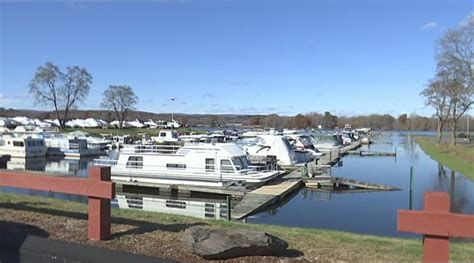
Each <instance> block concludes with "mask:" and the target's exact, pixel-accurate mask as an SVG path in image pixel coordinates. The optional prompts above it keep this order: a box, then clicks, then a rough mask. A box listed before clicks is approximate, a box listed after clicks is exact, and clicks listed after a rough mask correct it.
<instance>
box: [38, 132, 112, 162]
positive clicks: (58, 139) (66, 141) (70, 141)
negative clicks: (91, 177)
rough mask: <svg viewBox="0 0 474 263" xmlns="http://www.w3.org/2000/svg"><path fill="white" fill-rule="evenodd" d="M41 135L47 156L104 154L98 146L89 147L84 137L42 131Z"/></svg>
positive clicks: (75, 156) (73, 156)
mask: <svg viewBox="0 0 474 263" xmlns="http://www.w3.org/2000/svg"><path fill="white" fill-rule="evenodd" d="M43 137H44V141H45V144H46V146H47V147H48V151H47V155H48V156H59V157H68V158H81V157H85V156H98V155H103V154H105V152H104V151H102V150H101V149H99V148H89V147H88V143H87V140H86V139H79V138H71V137H69V136H65V135H62V134H60V133H43Z"/></svg>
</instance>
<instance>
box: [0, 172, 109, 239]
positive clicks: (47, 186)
mask: <svg viewBox="0 0 474 263" xmlns="http://www.w3.org/2000/svg"><path fill="white" fill-rule="evenodd" d="M0 186H6V187H16V188H24V189H32V190H41V191H52V192H58V193H65V194H74V195H80V196H87V197H89V218H88V235H89V238H90V239H93V240H105V239H109V238H110V223H111V215H110V200H111V199H113V198H115V183H114V182H111V181H110V167H97V166H93V167H91V168H90V169H89V177H88V178H78V177H71V176H54V175H47V174H44V173H37V172H28V171H0Z"/></svg>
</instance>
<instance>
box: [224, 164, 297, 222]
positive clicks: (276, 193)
mask: <svg viewBox="0 0 474 263" xmlns="http://www.w3.org/2000/svg"><path fill="white" fill-rule="evenodd" d="M295 172H297V171H295ZM302 184H303V181H302V179H280V180H275V181H273V182H270V183H268V184H266V185H264V186H262V187H260V188H257V189H256V190H254V191H251V192H249V193H247V194H246V195H245V196H244V197H243V199H242V200H241V201H240V202H239V203H238V204H237V205H236V206H235V207H234V208H233V209H232V213H231V215H232V219H235V220H238V219H242V218H244V217H247V216H248V215H251V214H252V213H254V212H256V211H258V210H259V209H261V208H263V207H265V206H268V205H271V204H274V203H276V202H278V201H281V200H283V199H284V198H285V196H287V195H288V194H290V193H291V192H293V191H294V190H296V189H298V188H299V187H300V186H301V185H302Z"/></svg>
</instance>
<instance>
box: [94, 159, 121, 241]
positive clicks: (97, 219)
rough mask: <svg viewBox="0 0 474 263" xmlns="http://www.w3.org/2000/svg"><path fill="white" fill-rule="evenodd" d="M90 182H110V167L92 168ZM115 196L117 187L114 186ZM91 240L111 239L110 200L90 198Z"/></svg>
mask: <svg viewBox="0 0 474 263" xmlns="http://www.w3.org/2000/svg"><path fill="white" fill-rule="evenodd" d="M89 180H96V181H108V182H110V167H99V166H92V167H91V168H89ZM113 189H114V190H113V191H114V193H113V196H115V185H113ZM88 225H89V238H90V239H93V240H106V239H109V238H110V225H111V216H110V200H109V199H104V198H97V197H89V222H88Z"/></svg>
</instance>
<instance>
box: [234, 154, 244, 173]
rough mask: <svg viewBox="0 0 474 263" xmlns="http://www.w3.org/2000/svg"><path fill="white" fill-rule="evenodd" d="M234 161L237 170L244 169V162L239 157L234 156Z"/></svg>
mask: <svg viewBox="0 0 474 263" xmlns="http://www.w3.org/2000/svg"><path fill="white" fill-rule="evenodd" d="M232 162H233V163H234V166H235V169H237V171H239V170H242V167H243V164H242V161H241V160H240V158H239V157H234V158H232Z"/></svg>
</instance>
